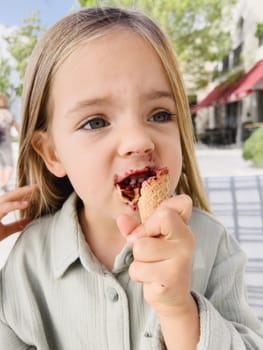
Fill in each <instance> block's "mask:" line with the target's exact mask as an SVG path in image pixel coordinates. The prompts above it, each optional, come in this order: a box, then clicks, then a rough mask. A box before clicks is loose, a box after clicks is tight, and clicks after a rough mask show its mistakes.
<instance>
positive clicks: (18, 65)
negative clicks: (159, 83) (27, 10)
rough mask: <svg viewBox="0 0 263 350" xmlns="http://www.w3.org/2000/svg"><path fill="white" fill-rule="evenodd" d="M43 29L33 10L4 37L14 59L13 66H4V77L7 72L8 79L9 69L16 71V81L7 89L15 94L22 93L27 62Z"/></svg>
mask: <svg viewBox="0 0 263 350" xmlns="http://www.w3.org/2000/svg"><path fill="white" fill-rule="evenodd" d="M43 31H44V29H43V28H42V26H41V24H40V19H39V12H35V13H33V14H32V16H31V17H29V18H26V19H24V20H23V21H22V24H21V26H20V27H18V28H17V29H15V30H14V31H12V33H11V34H9V35H8V36H5V38H4V39H5V40H6V42H7V49H8V51H9V53H10V54H11V56H12V57H13V58H14V61H15V66H14V67H11V66H10V67H9V68H6V75H5V77H6V78H7V77H8V73H9V81H10V72H11V70H15V71H16V72H17V74H18V81H17V83H16V84H15V85H14V84H11V83H10V86H9V90H10V89H11V90H12V89H13V90H14V93H15V94H16V95H17V96H21V94H22V87H23V79H24V75H25V70H26V66H27V62H28V59H29V56H30V55H31V53H32V50H33V48H34V46H35V44H36V42H37V40H38V38H39V35H40V34H41V33H42V32H43Z"/></svg>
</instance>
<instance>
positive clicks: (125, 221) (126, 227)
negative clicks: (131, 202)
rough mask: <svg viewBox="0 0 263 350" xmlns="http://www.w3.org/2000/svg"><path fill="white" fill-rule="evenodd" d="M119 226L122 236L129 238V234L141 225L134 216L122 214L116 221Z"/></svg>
mask: <svg viewBox="0 0 263 350" xmlns="http://www.w3.org/2000/svg"><path fill="white" fill-rule="evenodd" d="M116 223H117V226H118V228H119V230H120V232H121V234H122V235H123V236H124V237H125V238H127V237H128V236H129V234H130V233H131V232H132V231H133V230H134V229H135V228H136V227H137V226H138V225H139V223H138V221H136V220H135V219H134V218H133V217H132V216H129V215H126V214H121V215H119V216H118V217H117V219H116Z"/></svg>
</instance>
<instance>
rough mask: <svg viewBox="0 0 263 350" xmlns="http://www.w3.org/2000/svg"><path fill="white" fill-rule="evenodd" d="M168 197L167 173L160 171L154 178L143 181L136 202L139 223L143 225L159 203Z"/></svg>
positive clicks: (168, 177) (168, 182) (168, 181)
mask: <svg viewBox="0 0 263 350" xmlns="http://www.w3.org/2000/svg"><path fill="white" fill-rule="evenodd" d="M169 195H170V176H169V174H168V171H162V170H161V171H160V172H159V173H158V174H157V175H156V176H154V177H151V178H149V179H148V180H146V181H144V182H143V183H142V188H141V195H140V198H139V201H138V208H139V213H140V217H141V222H142V223H144V222H145V220H146V219H147V218H148V217H149V216H150V215H151V214H152V213H153V211H154V210H155V209H156V208H157V207H158V206H159V205H160V204H161V202H163V201H164V200H165V199H167V198H169Z"/></svg>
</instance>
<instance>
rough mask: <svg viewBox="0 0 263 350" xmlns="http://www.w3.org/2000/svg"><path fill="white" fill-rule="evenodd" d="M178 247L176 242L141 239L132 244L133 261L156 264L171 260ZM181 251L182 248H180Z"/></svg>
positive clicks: (149, 238) (150, 238)
mask: <svg viewBox="0 0 263 350" xmlns="http://www.w3.org/2000/svg"><path fill="white" fill-rule="evenodd" d="M177 246H178V241H177V240H166V239H156V238H155V237H142V238H140V239H137V240H136V241H135V242H134V244H133V256H134V260H136V261H140V262H158V261H162V260H167V259H172V258H174V256H175V254H176V253H175V252H176V249H177ZM180 248H181V249H182V247H180Z"/></svg>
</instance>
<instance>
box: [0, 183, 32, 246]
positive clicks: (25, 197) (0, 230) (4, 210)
mask: <svg viewBox="0 0 263 350" xmlns="http://www.w3.org/2000/svg"><path fill="white" fill-rule="evenodd" d="M37 188H38V187H37V185H30V186H24V187H20V188H17V189H15V190H13V191H11V192H9V193H5V194H4V195H3V196H1V197H0V220H2V219H3V217H4V216H6V215H7V214H9V213H10V212H12V211H14V210H21V209H25V208H27V207H28V206H29V204H30V198H31V196H32V193H33V192H34V191H36V190H37ZM29 222H30V219H21V220H17V221H15V222H12V223H9V224H3V223H2V222H1V221H0V241H1V240H3V239H4V238H6V237H8V236H10V235H11V234H13V233H15V232H18V231H21V230H23V228H24V227H25V226H26V225H27V224H28V223H29Z"/></svg>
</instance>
